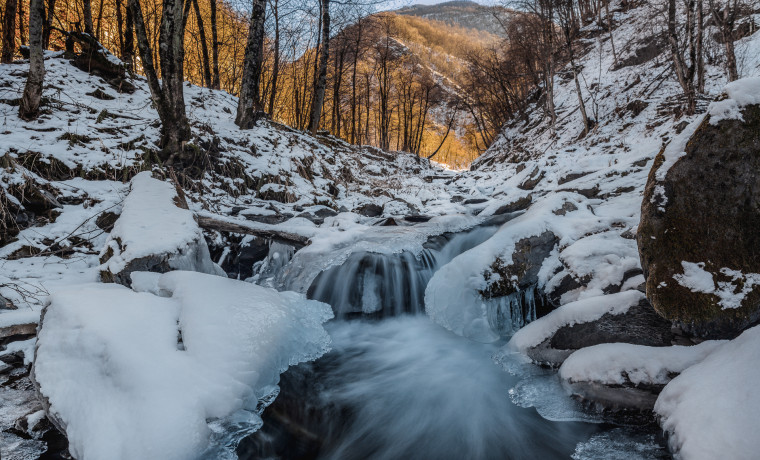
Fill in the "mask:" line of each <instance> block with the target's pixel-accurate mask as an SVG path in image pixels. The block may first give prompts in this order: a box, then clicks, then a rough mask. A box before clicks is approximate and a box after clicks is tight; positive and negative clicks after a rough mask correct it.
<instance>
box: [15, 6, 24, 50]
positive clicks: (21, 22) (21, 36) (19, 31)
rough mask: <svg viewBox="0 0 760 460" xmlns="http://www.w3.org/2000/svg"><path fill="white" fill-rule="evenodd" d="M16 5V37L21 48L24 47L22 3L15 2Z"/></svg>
mask: <svg viewBox="0 0 760 460" xmlns="http://www.w3.org/2000/svg"><path fill="white" fill-rule="evenodd" d="M16 3H17V4H18V23H19V27H18V35H19V38H20V39H21V46H24V45H26V34H25V33H24V2H23V1H17V2H16Z"/></svg>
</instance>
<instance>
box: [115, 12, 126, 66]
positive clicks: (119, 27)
mask: <svg viewBox="0 0 760 460" xmlns="http://www.w3.org/2000/svg"><path fill="white" fill-rule="evenodd" d="M116 35H117V38H118V39H119V57H121V58H123V57H124V17H123V16H122V13H121V0H116Z"/></svg>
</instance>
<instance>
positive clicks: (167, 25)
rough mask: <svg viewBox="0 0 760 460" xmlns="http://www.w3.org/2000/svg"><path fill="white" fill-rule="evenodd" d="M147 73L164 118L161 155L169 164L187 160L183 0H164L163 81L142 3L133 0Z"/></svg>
mask: <svg viewBox="0 0 760 460" xmlns="http://www.w3.org/2000/svg"><path fill="white" fill-rule="evenodd" d="M128 5H129V10H130V12H131V14H132V18H133V20H134V26H135V33H136V35H137V45H138V49H139V50H140V60H141V61H142V67H143V71H144V72H145V76H146V77H147V79H148V87H149V88H150V94H151V98H152V99H153V102H154V104H155V105H156V111H157V112H158V116H159V118H160V119H161V153H160V155H159V158H160V159H161V161H164V162H166V163H167V164H174V163H175V162H176V161H177V160H179V161H180V162H182V161H184V160H186V159H187V158H186V155H185V153H186V152H185V145H184V144H185V143H186V142H187V141H188V140H189V139H190V134H191V132H190V123H189V122H188V121H187V115H186V114H185V95H184V91H183V88H182V85H183V84H184V73H183V63H184V56H185V48H184V27H183V20H182V18H183V14H182V13H183V11H182V1H181V0H163V10H162V13H161V26H160V30H161V31H160V35H159V38H158V55H159V59H160V61H161V63H160V65H161V81H160V82H159V80H158V75H157V74H156V68H155V66H154V65H153V52H152V50H151V46H150V42H149V41H148V34H147V31H146V28H145V20H144V18H143V14H142V9H141V7H140V2H139V0H129V3H128Z"/></svg>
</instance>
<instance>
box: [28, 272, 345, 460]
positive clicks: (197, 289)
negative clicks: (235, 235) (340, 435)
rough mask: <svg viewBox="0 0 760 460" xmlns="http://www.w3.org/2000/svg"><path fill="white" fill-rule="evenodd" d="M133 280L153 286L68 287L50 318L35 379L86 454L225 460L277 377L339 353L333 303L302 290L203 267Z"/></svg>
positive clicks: (253, 425)
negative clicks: (334, 346) (329, 326)
mask: <svg viewBox="0 0 760 460" xmlns="http://www.w3.org/2000/svg"><path fill="white" fill-rule="evenodd" d="M134 278H135V279H134V285H135V289H137V290H139V291H143V290H145V291H150V292H135V291H133V290H130V289H128V288H125V287H123V286H119V285H112V284H89V285H85V286H84V287H77V288H76V289H69V290H60V291H57V292H55V293H53V294H52V295H51V297H50V300H49V305H48V306H47V307H46V309H45V312H44V315H43V318H42V321H41V326H40V332H39V336H38V342H37V350H36V359H35V362H34V370H33V376H34V379H35V381H36V383H37V385H38V389H39V391H40V393H41V394H42V395H43V397H44V398H45V399H46V402H47V405H48V407H47V409H48V414H49V415H50V416H51V419H52V420H55V421H56V422H57V424H58V425H60V427H61V428H62V429H64V430H65V433H66V435H67V437H68V439H69V443H70V451H71V453H72V455H73V456H74V457H76V458H78V459H90V458H92V459H100V458H113V459H119V458H121V459H135V458H142V459H187V458H196V457H197V456H198V455H200V454H202V453H203V452H206V453H209V452H211V453H213V456H214V457H215V458H219V457H220V456H222V457H223V456H224V454H225V452H226V451H225V447H232V448H233V449H234V446H235V445H236V442H237V441H238V440H239V439H240V438H241V437H242V436H244V435H245V434H247V433H250V432H252V431H255V430H256V429H258V427H259V426H260V424H261V420H260V418H259V413H258V410H257V405H258V404H259V401H260V400H267V399H268V398H269V399H270V400H271V398H272V397H273V396H274V395H275V394H276V393H275V392H276V385H277V383H278V381H279V374H280V373H281V372H283V371H285V370H286V369H287V368H288V366H290V365H295V364H297V363H299V362H304V361H309V360H313V359H316V358H317V357H319V356H321V355H322V354H323V353H325V352H326V351H327V350H328V348H329V343H330V339H329V336H328V335H327V332H326V331H325V330H324V329H323V328H322V323H323V322H325V321H327V320H328V319H330V318H331V317H332V311H331V309H330V307H329V306H328V305H326V304H322V303H320V302H316V301H310V300H306V299H304V298H303V296H301V295H299V294H295V293H291V292H285V293H278V292H276V291H274V290H271V289H267V288H263V287H260V286H256V285H253V284H249V283H244V282H240V281H235V280H230V279H227V278H223V277H217V276H209V275H205V274H200V273H194V272H171V273H167V274H164V275H159V274H153V273H136V274H135V276H134ZM259 409H260V408H259ZM209 455H211V454H209Z"/></svg>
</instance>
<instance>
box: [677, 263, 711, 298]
mask: <svg viewBox="0 0 760 460" xmlns="http://www.w3.org/2000/svg"><path fill="white" fill-rule="evenodd" d="M681 266H682V267H683V274H679V273H676V274H675V275H673V279H675V280H676V281H677V282H678V284H680V285H681V286H683V287H685V288H688V289H689V290H690V291H691V292H704V293H713V292H715V280H713V275H712V273H710V272H708V271H706V270H705V269H704V268H705V263H704V262H697V263H694V262H686V261H681Z"/></svg>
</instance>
